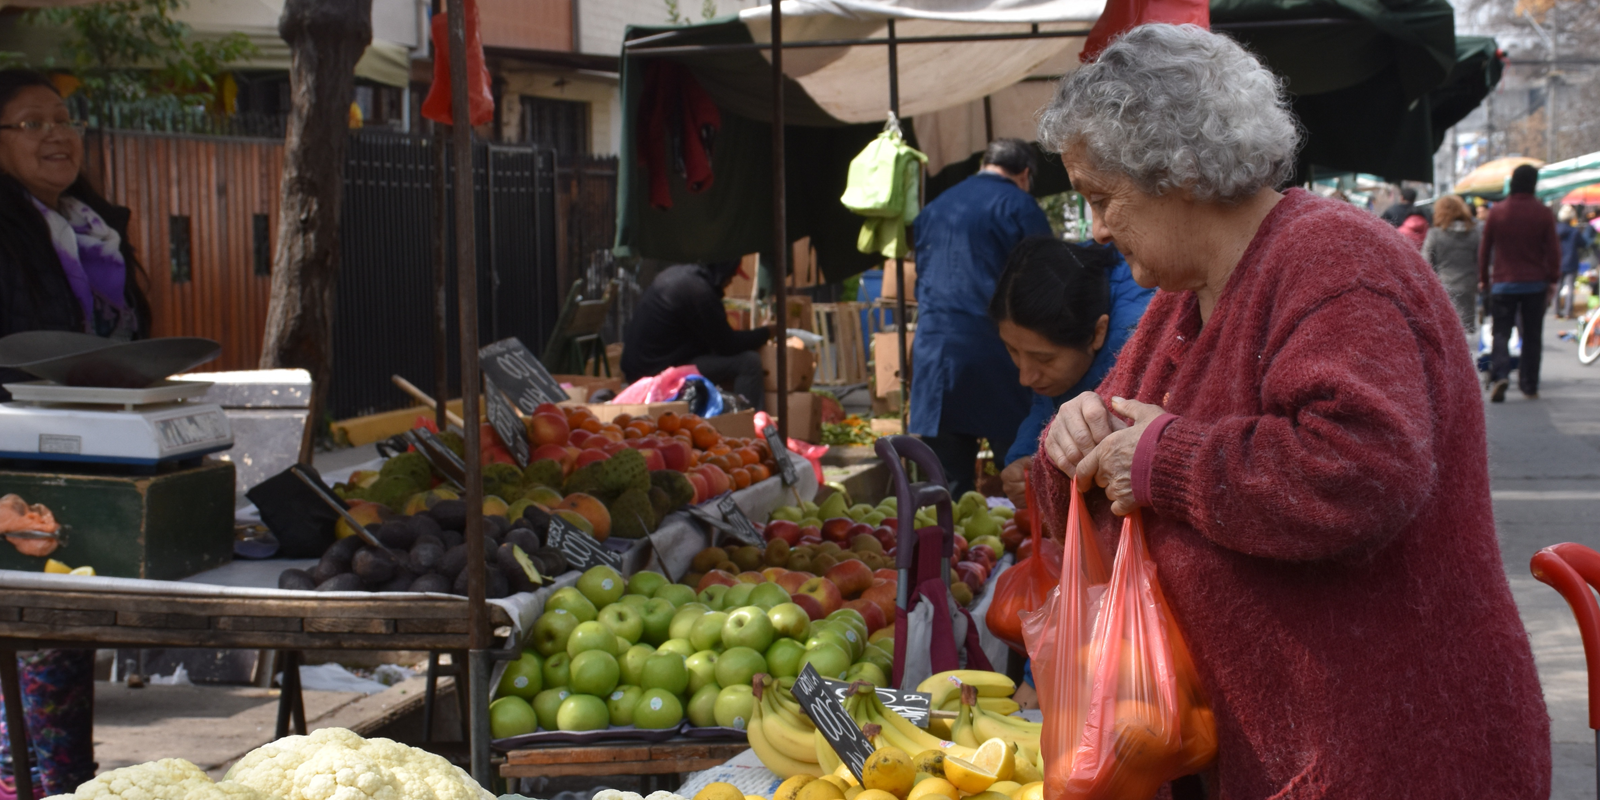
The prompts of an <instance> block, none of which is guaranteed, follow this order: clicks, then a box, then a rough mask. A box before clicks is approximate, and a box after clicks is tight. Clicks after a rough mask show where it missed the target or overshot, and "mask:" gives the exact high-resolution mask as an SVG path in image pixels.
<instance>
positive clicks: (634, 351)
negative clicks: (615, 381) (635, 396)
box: [622, 264, 772, 382]
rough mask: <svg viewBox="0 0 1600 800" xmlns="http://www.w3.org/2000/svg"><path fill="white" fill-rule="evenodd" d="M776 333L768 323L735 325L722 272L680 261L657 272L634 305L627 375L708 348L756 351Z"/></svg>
mask: <svg viewBox="0 0 1600 800" xmlns="http://www.w3.org/2000/svg"><path fill="white" fill-rule="evenodd" d="M771 336H772V331H771V330H770V329H767V328H759V329H757V330H753V331H736V330H734V329H733V327H732V326H730V325H729V324H728V314H727V312H726V311H725V310H723V307H722V282H721V281H719V280H718V279H717V274H716V273H715V272H714V271H713V270H712V269H711V268H710V267H707V266H702V265H700V264H679V265H677V266H675V267H668V268H667V269H666V270H663V271H662V272H661V274H660V275H657V276H656V279H655V281H654V282H652V283H651V284H650V288H648V289H646V290H645V291H644V296H642V297H640V298H639V304H638V305H636V306H634V310H633V319H632V320H629V322H628V330H627V331H626V333H624V334H623V339H622V341H623V346H622V376H623V377H624V378H626V379H627V380H628V381H629V382H632V381H636V380H639V379H640V378H648V377H650V376H651V375H655V374H656V373H658V372H661V371H662V370H664V369H667V368H668V367H677V366H682V365H684V364H688V363H691V362H693V361H694V360H695V359H696V358H699V357H700V356H703V355H706V354H708V353H714V354H716V355H723V356H728V355H733V354H735V353H742V352H744V351H746V350H754V349H756V348H758V347H760V346H762V345H764V344H766V343H767V339H769V338H771Z"/></svg>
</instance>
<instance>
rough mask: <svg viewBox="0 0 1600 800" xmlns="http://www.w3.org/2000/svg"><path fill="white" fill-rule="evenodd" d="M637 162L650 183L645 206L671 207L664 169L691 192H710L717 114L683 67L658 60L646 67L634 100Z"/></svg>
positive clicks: (719, 125) (719, 116)
mask: <svg viewBox="0 0 1600 800" xmlns="http://www.w3.org/2000/svg"><path fill="white" fill-rule="evenodd" d="M639 110H640V114H639V120H640V122H639V130H638V141H639V160H640V161H641V162H643V163H644V167H645V173H646V175H647V176H648V178H649V181H650V205H651V206H653V207H655V208H659V209H663V210H665V209H669V208H672V190H671V185H670V184H669V183H668V181H667V177H668V169H669V168H670V169H672V170H674V171H676V172H677V173H678V174H679V175H681V176H683V179H684V182H685V184H686V185H687V188H688V189H689V191H690V192H693V193H696V194H698V193H700V192H703V191H705V190H707V189H709V188H711V180H712V177H713V176H712V172H711V155H712V149H713V147H714V145H715V144H716V139H717V131H718V130H720V129H721V128H722V112H720V111H718V110H717V105H716V103H714V102H712V101H711V96H710V95H708V94H706V92H705V90H704V89H702V88H700V83H699V82H698V81H696V80H695V79H694V75H693V74H692V73H690V72H689V69H688V68H687V67H685V66H683V65H682V64H679V63H677V62H673V61H666V60H662V59H657V60H654V61H652V62H651V63H650V64H649V65H648V66H646V67H645V71H644V92H643V93H642V94H641V96H640V97H639Z"/></svg>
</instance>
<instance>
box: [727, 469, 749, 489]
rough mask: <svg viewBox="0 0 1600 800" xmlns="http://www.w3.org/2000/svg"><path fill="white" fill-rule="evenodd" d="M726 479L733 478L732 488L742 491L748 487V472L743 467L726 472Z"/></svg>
mask: <svg viewBox="0 0 1600 800" xmlns="http://www.w3.org/2000/svg"><path fill="white" fill-rule="evenodd" d="M728 477H730V478H733V488H735V489H743V488H745V487H746V486H749V485H750V471H749V470H747V469H745V468H744V467H734V468H733V469H731V470H728Z"/></svg>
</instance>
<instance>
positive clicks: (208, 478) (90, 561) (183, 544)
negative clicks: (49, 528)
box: [0, 460, 234, 580]
mask: <svg viewBox="0 0 1600 800" xmlns="http://www.w3.org/2000/svg"><path fill="white" fill-rule="evenodd" d="M233 491H234V485H233V464H231V463H229V462H227V461H210V460H208V461H205V462H204V463H202V464H201V465H200V466H198V467H194V468H192V469H182V470H176V471H173V472H168V473H165V474H160V475H104V474H95V473H94V472H92V471H90V470H87V469H83V470H73V469H70V468H60V469H52V471H50V472H21V471H6V472H0V495H5V494H13V493H15V494H17V495H20V496H21V497H22V499H24V500H26V501H27V502H29V503H43V504H44V505H45V506H46V507H47V508H49V509H50V510H51V511H52V512H53V513H54V514H55V517H56V521H57V522H59V523H61V524H62V525H66V526H68V530H67V532H66V543H65V544H63V545H62V546H61V547H59V548H57V549H56V551H55V552H54V553H52V554H51V556H50V557H51V558H55V559H56V560H58V561H62V562H64V563H66V564H67V565H69V566H73V567H94V570H95V573H96V574H99V575H105V576H109V577H117V578H152V579H156V580H174V579H177V578H186V577H188V576H190V575H193V574H195V573H197V572H204V571H205V570H208V569H212V568H214V567H220V566H222V565H223V564H226V563H228V562H229V561H232V560H233ZM44 564H45V559H44V558H36V557H33V556H25V555H23V554H21V553H19V552H17V549H16V548H14V547H11V546H10V545H4V544H0V569H15V570H22V571H25V572H41V571H43V570H44Z"/></svg>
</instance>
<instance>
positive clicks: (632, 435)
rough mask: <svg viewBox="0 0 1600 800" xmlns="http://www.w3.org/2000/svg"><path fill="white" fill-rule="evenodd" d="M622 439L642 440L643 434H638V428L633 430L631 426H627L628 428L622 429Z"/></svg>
mask: <svg viewBox="0 0 1600 800" xmlns="http://www.w3.org/2000/svg"><path fill="white" fill-rule="evenodd" d="M622 438H624V439H643V438H644V434H643V433H640V432H639V429H638V428H635V427H633V426H632V425H629V426H628V427H626V428H623V429H622Z"/></svg>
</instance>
